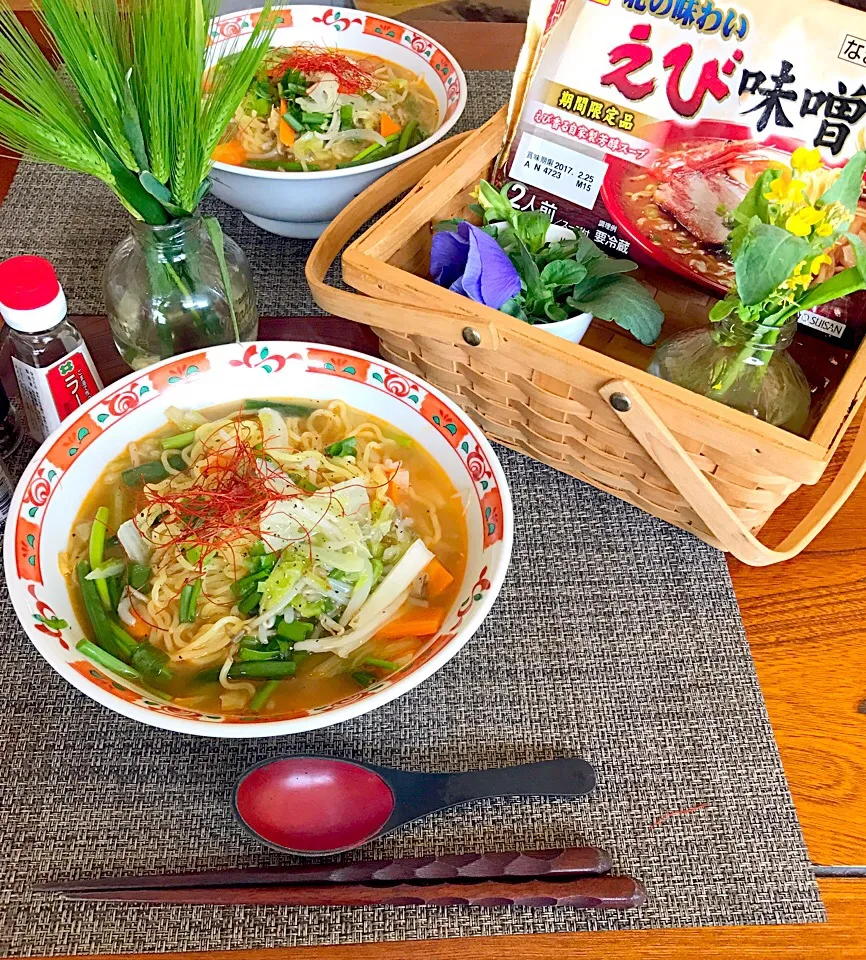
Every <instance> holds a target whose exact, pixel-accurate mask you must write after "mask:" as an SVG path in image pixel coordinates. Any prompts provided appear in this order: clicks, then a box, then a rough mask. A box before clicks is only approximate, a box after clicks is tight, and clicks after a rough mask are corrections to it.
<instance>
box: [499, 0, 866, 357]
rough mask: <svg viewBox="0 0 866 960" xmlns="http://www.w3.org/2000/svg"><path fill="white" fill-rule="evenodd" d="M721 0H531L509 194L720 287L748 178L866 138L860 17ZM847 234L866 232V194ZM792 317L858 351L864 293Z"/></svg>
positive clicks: (830, 154) (825, 3)
mask: <svg viewBox="0 0 866 960" xmlns="http://www.w3.org/2000/svg"><path fill="white" fill-rule="evenodd" d="M731 2H733V3H735V4H736V5H735V6H728V3H727V2H725V3H717V2H715V0H553V5H552V6H551V0H536V2H534V3H533V5H532V9H531V11H530V22H529V25H528V31H527V40H526V43H525V45H524V49H523V51H522V54H521V62H520V64H519V66H518V72H517V76H516V79H515V86H514V91H513V94H512V102H511V108H510V116H509V126H508V135H507V140H506V145H505V150H504V151H503V154H502V158H501V161H500V169H499V179H500V180H502V181H504V180H510V181H513V182H514V187H513V190H512V192H511V199H512V201H513V202H514V203H515V204H516V205H517V206H518V207H519V208H521V209H530V210H531V209H535V210H545V211H547V212H549V213H550V214H551V217H552V219H553V222H554V223H560V224H567V225H570V226H573V227H579V228H580V229H582V230H584V231H585V232H586V233H587V234H588V235H589V236H590V237H591V238H592V239H593V240H594V241H595V242H596V243H597V244H598V245H599V246H600V247H602V248H603V249H604V250H605V251H606V252H608V253H610V254H617V255H620V256H623V257H629V258H630V259H633V260H635V261H637V262H638V263H642V264H645V265H649V266H652V267H655V268H659V267H662V268H665V269H668V270H671V271H673V272H675V273H677V274H679V275H680V276H682V277H684V278H686V279H687V280H690V281H692V282H694V283H697V284H700V285H701V286H703V287H705V288H709V289H711V290H712V291H713V292H714V293H715V294H717V295H719V296H721V295H723V294H724V293H725V292H726V291H727V290H728V288H729V287H730V285H731V283H732V281H733V276H734V270H733V265H732V263H731V261H730V258H729V257H728V255H727V253H726V251H725V248H724V243H725V240H726V238H727V236H728V221H727V218H728V216H729V214H730V212H731V211H732V210H733V209H735V208H736V206H737V205H738V204H739V202H740V200H741V199H742V198H743V197H744V196H745V194H746V192H747V191H748V189H749V187H750V186H751V184H752V183H754V181H755V178H756V177H757V176H759V175H760V173H761V172H762V171H763V170H765V169H766V168H767V167H768V166H770V165H772V164H774V163H786V164H787V163H789V162H790V156H791V153H792V152H793V151H794V150H795V149H796V148H797V147H799V146H807V147H810V148H811V147H817V148H818V149H819V150H820V153H821V157H822V159H823V160H824V163H825V164H826V165H827V166H828V167H841V166H842V165H843V164H844V162H845V160H846V159H847V158H848V157H850V156H851V154H852V153H854V152H855V151H856V150H858V149H863V147H864V146H866V14H864V13H861V12H858V11H856V10H852V9H849V8H847V7H843V6H840V5H838V4H836V3H833V2H830V0H731ZM851 229H852V231H854V232H856V233H859V234H860V235H861V237H862V238H863V239H864V240H866V199H862V200H861V214H860V215H858V216H857V218H856V219H855V221H854V223H853V224H852V227H851ZM835 254H836V256H835V263H834V264H832V265H827V266H826V267H825V268H824V269H825V271H827V273H828V274H829V273H830V272H832V271H833V270H841V269H843V268H844V267H845V266H853V264H854V254H853V250H852V249H851V247H850V245H849V244H848V243H847V242H846V241H843V243H842V244H840V245H839V246H838V247H837V248H836V251H835ZM821 279H824V277H823V276H822V277H821ZM800 322H801V324H804V325H805V326H807V327H809V328H811V329H812V331H814V332H817V333H819V334H820V335H821V336H822V337H824V338H826V339H828V340H829V341H830V342H833V343H836V344H838V345H840V346H845V347H851V346H854V345H855V344H856V343H857V342H858V341H859V340H860V339H861V338H862V336H863V333H864V332H866V295H864V294H857V295H855V296H853V297H848V298H845V299H844V300H837V301H833V302H832V303H829V304H827V305H826V306H825V307H822V308H820V315H819V314H817V313H808V314H803V315H801V317H800Z"/></svg>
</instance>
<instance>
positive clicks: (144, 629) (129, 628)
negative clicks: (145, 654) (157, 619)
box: [121, 604, 150, 640]
mask: <svg viewBox="0 0 866 960" xmlns="http://www.w3.org/2000/svg"><path fill="white" fill-rule="evenodd" d="M129 609H130V611H131V612H132V615H133V617H135V623H134V624H130V623H122V624H121V626H122V627H123V629H124V630H125V631H126V632H127V633H128V634H129V635H130V636H131V637H135V639H136V640H147V638H148V637H149V636H150V624H149V623H147V621H145V620H143V619H142V618H141V617H140V616H139V614H138V611H137V610H136V609H135V605H134V604H130V607H129Z"/></svg>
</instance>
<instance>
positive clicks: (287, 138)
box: [280, 100, 295, 147]
mask: <svg viewBox="0 0 866 960" xmlns="http://www.w3.org/2000/svg"><path fill="white" fill-rule="evenodd" d="M288 109H289V105H288V104H287V103H286V101H285V100H280V143H282V144H285V145H286V146H287V147H292V146H294V144H295V131H294V130H293V129H292V128H291V127H290V126H289V125H288V124H287V123H286V121H285V120H283V114H284V113H285V112H286V111H287V110H288Z"/></svg>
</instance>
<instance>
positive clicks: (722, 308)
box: [710, 295, 740, 323]
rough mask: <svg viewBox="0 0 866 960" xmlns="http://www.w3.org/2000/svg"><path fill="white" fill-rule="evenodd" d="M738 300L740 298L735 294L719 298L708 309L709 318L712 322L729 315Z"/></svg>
mask: <svg viewBox="0 0 866 960" xmlns="http://www.w3.org/2000/svg"><path fill="white" fill-rule="evenodd" d="M739 302H740V298H739V297H737V296H736V295H735V296H733V297H731V296H728V297H725V299H724V300H719V301H718V302H717V303H715V304H713V307H712V309H711V310H710V320H711V321H712V322H713V323H717V322H718V321H719V320H724V319H725V317H729V316H730V315H731V314H732V313H733V312H734V310H735V309H736V306H737V304H738V303H739Z"/></svg>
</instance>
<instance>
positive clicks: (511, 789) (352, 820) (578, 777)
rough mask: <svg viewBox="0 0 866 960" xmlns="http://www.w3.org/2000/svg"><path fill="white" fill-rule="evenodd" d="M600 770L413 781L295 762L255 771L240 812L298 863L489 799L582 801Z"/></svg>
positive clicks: (564, 764)
mask: <svg viewBox="0 0 866 960" xmlns="http://www.w3.org/2000/svg"><path fill="white" fill-rule="evenodd" d="M594 786H595V770H594V769H593V768H592V766H591V765H590V764H588V763H587V762H586V761H585V760H580V759H578V758H577V757H571V758H567V759H562V760H544V761H542V762H540V763H526V764H521V765H520V766H514V767H498V768H494V769H491V770H473V771H471V772H469V773H412V772H409V771H406V770H393V769H391V768H389V767H378V766H374V765H373V764H369V763H359V762H356V761H351V760H340V759H337V758H336V757H313V756H304V755H298V756H289V757H279V758H277V759H275V760H263V761H262V762H261V763H257V764H256V765H255V766H253V767H250V768H249V770H247V771H246V772H245V773H244V774H243V775H242V776H241V778H240V780H239V781H238V783H237V786H236V787H235V795H234V811H235V815H236V816H237V818H238V820H240V822H241V824H242V825H243V827H244V828H245V829H246V830H247V831H249V832H250V833H251V834H253V835H254V836H255V837H257V838H258V839H259V840H261V841H263V842H264V843H266V844H268V846H270V847H274V848H275V849H277V850H282V851H284V852H286V853H293V854H296V855H298V856H304V857H313V856H324V855H330V854H335V853H343V852H345V851H346V850H353V849H354V848H355V847H360V846H361V845H362V844H365V843H368V842H369V841H371V840H374V839H375V838H377V837H381V836H384V834H386V833H390V832H391V831H392V830H396V829H397V827H399V826H402V825H403V824H404V823H409V822H410V821H412V820H417V819H419V818H420V817H425V816H427V814H428V813H433V812H434V811H436V810H444V809H446V808H447V807H453V806H457V805H458V804H461V803H468V802H470V801H471V800H480V799H484V798H489V797H530V796H533V797H539V796H563V797H579V796H583V795H584V794H587V793H589V792H590V791H591V790H592V789H593V787H594Z"/></svg>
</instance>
